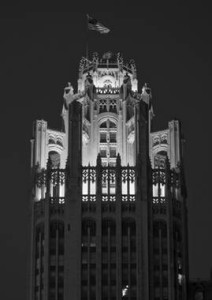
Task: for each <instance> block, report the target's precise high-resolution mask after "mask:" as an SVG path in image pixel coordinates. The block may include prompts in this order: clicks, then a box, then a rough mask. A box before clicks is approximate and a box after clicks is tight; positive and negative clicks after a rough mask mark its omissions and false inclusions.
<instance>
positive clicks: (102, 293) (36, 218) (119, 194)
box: [29, 52, 188, 300]
mask: <svg viewBox="0 0 212 300" xmlns="http://www.w3.org/2000/svg"><path fill="white" fill-rule="evenodd" d="M63 98H64V103H63V107H62V114H61V116H62V120H63V126H62V128H61V129H60V130H52V129H50V128H49V127H48V125H47V122H46V121H43V120H37V121H36V122H35V123H34V128H33V139H32V140H31V170H32V187H33V188H32V198H31V207H32V210H31V211H32V213H31V216H32V218H31V220H32V224H31V226H32V229H31V253H30V258H31V269H30V276H29V280H30V296H29V299H30V300H79V299H81V300H94V299H96V300H100V299H101V300H115V299H116V300H120V299H131V300H141V299H142V300H147V299H155V300H156V299H158V300H159V299H160V300H161V299H169V300H174V299H187V283H188V255H187V208H186V188H185V182H184V169H183V153H182V143H183V139H182V135H181V126H180V122H179V121H178V120H172V121H170V122H169V123H168V128H166V129H164V130H160V131H157V132H152V130H151V123H152V119H153V117H154V113H153V107H152V95H151V90H150V88H149V87H148V85H147V84H144V86H143V88H142V91H141V93H139V92H138V81H137V74H136V66H135V63H134V61H132V60H131V61H130V62H129V63H124V61H123V58H122V56H121V55H120V54H117V55H113V54H112V53H110V52H108V53H105V54H104V55H103V56H102V57H99V55H98V54H96V53H94V54H93V57H92V59H91V60H88V59H86V58H82V60H81V61H80V67H79V79H78V91H77V93H74V91H73V87H72V85H71V84H70V83H68V86H67V87H66V88H65V89H64V95H63Z"/></svg>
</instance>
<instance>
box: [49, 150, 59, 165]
mask: <svg viewBox="0 0 212 300" xmlns="http://www.w3.org/2000/svg"><path fill="white" fill-rule="evenodd" d="M49 160H50V163H51V167H52V168H58V167H59V166H60V154H59V153H58V152H56V151H50V152H49Z"/></svg>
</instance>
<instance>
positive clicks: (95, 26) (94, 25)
mask: <svg viewBox="0 0 212 300" xmlns="http://www.w3.org/2000/svg"><path fill="white" fill-rule="evenodd" d="M87 20H88V29H89V30H95V31H98V32H99V33H101V34H104V33H108V32H110V29H109V28H107V27H105V26H104V25H102V24H101V23H99V22H98V21H97V20H96V19H94V18H92V17H90V16H89V15H87Z"/></svg>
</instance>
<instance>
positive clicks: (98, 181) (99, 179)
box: [96, 154, 102, 300]
mask: <svg viewBox="0 0 212 300" xmlns="http://www.w3.org/2000/svg"><path fill="white" fill-rule="evenodd" d="M96 299H99V300H101V299H102V166H101V157H100V154H99V155H98V156H97V162H96Z"/></svg>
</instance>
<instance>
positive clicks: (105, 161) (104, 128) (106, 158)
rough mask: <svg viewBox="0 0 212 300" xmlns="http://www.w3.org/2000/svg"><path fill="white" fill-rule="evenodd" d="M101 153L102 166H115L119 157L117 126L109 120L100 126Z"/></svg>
mask: <svg viewBox="0 0 212 300" xmlns="http://www.w3.org/2000/svg"><path fill="white" fill-rule="evenodd" d="M99 134H100V135H99V141H100V144H99V152H100V156H101V158H102V165H104V166H107V165H110V166H111V165H115V162H116V155H117V140H116V136H117V125H116V123H115V122H113V121H111V120H110V119H107V120H106V121H104V122H102V123H101V124H100V126H99Z"/></svg>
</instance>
